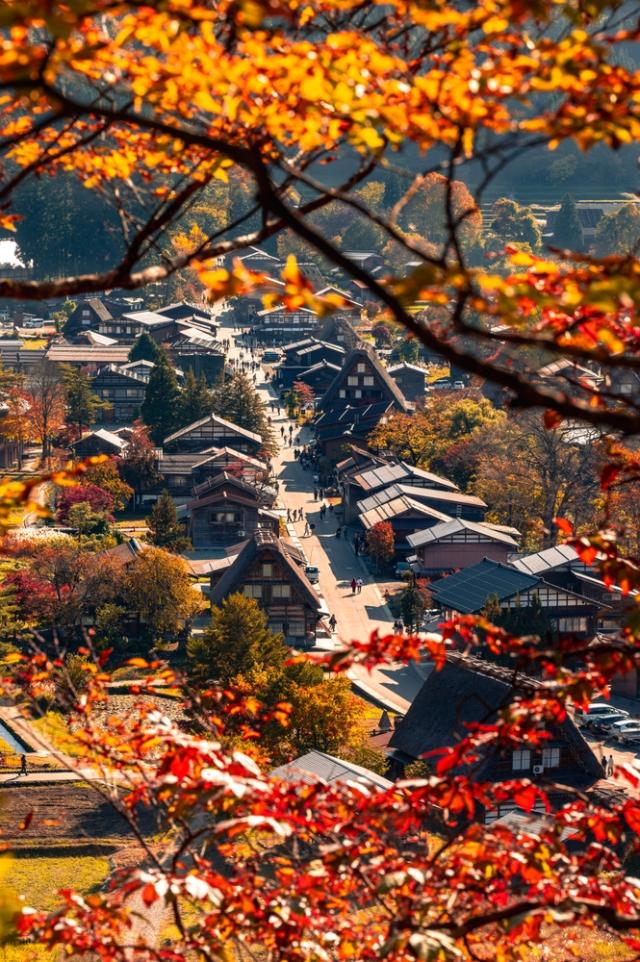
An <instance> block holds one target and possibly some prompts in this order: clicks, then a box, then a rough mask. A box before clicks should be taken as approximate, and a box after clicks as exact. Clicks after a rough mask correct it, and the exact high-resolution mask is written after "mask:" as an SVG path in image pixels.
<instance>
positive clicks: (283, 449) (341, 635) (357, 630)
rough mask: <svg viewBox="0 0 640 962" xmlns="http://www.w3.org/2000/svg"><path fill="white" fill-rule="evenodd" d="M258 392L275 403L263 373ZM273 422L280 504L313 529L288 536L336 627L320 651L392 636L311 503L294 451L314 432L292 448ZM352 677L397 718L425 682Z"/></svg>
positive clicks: (359, 671)
mask: <svg viewBox="0 0 640 962" xmlns="http://www.w3.org/2000/svg"><path fill="white" fill-rule="evenodd" d="M225 320H226V319H225V316H224V315H222V316H220V317H219V321H220V322H221V323H222V325H223V326H224V325H225ZM221 333H223V335H224V337H229V338H230V339H231V340H232V342H233V345H232V347H231V350H230V352H229V356H230V357H231V358H232V359H238V358H239V357H240V355H241V354H242V353H243V349H242V347H241V346H238V345H237V344H236V343H235V337H236V336H237V332H234V331H233V329H232V328H231V326H230V323H229V322H227V326H226V327H225V328H224V331H223V332H221ZM257 387H258V391H259V393H260V395H261V396H262V398H263V399H264V400H265V401H270V400H272V399H273V398H275V397H277V394H276V392H275V391H274V389H273V388H272V387H271V386H270V384H269V383H268V382H266V381H265V380H264V374H263V372H262V370H261V369H260V370H259V371H258V377H257ZM270 416H271V419H272V422H273V428H274V432H275V434H276V436H277V438H278V441H279V442H280V450H279V451H278V454H277V455H276V456H275V457H274V459H273V466H274V474H275V476H276V477H277V479H278V481H279V483H280V492H279V498H278V503H279V505H280V506H282V507H283V508H291V509H292V511H293V510H297V509H298V508H302V509H303V511H304V513H305V517H306V519H307V520H308V522H309V524H310V525H315V528H314V529H313V531H312V534H311V536H310V537H307V538H305V537H304V530H305V522H304V521H298V522H295V523H293V524H290V525H289V530H290V532H292V533H293V532H295V534H296V535H297V536H298V538H299V539H300V541H301V544H302V546H303V549H304V552H305V554H306V556H307V559H308V562H309V564H312V565H316V566H317V567H318V569H319V571H320V580H319V586H320V590H321V592H322V595H323V597H324V598H325V600H326V602H327V606H328V608H329V611H330V612H331V613H332V614H334V615H335V617H336V619H337V622H338V624H337V630H336V636H335V642H334V644H333V645H332V644H331V643H330V642H329V643H324V644H322V647H325V648H331V647H334V648H335V647H341V645H344V644H349V642H350V641H352V640H354V639H363V638H368V637H369V635H370V634H371V632H372V631H375V630H378V631H380V632H381V633H383V634H387V633H389V632H390V631H391V628H392V622H393V618H392V616H391V613H390V612H389V609H388V608H387V606H386V605H385V603H384V599H383V597H382V594H381V592H380V589H379V588H378V586H377V584H376V583H375V581H374V580H373V579H372V577H371V575H370V573H369V571H368V569H367V568H366V566H365V564H364V562H363V560H362V558H359V557H356V554H355V552H354V550H353V546H352V545H351V544H350V543H349V542H347V541H346V540H345V539H344V538H336V536H335V533H336V528H337V527H338V523H339V522H338V520H337V519H336V517H334V515H333V514H332V513H331V512H329V511H328V512H327V514H326V515H325V518H324V521H321V520H320V502H319V501H314V500H313V475H312V473H311V472H310V471H305V470H304V469H303V468H302V467H301V466H300V464H299V462H298V461H297V460H296V459H295V457H294V453H293V452H294V447H295V446H296V445H297V446H300V445H301V444H305V443H309V441H311V439H312V435H311V431H309V430H308V429H303V430H302V432H301V434H300V440H299V441H298V440H296V439H297V438H298V435H299V432H298V429H297V427H296V428H295V429H294V435H293V436H294V444H293V445H289V443H288V441H289V425H290V424H291V422H290V421H289V420H288V419H287V417H286V413H285V411H284V409H282V413H281V415H280V416H278V414H277V411H275V410H273V411H271V412H270ZM283 426H284V427H285V428H286V431H285V438H284V439H283V438H282V435H281V428H282V427H283ZM354 577H355V578H361V579H362V580H363V582H364V584H363V588H362V591H361V592H360V593H359V594H355V595H353V594H352V593H351V587H350V582H351V580H352V578H354ZM349 677H350V678H351V680H352V682H353V684H354V687H355V688H356V689H357V690H358V691H359V692H360V693H361V694H362V695H364V696H366V697H367V698H368V699H369V700H370V701H373V702H375V703H376V704H379V705H380V706H381V707H384V708H387V709H388V710H390V711H393V712H396V713H399V714H404V713H405V712H406V711H407V709H408V707H409V705H410V704H411V702H412V701H413V699H414V697H415V696H416V694H417V693H418V691H419V689H420V687H421V685H422V681H423V678H422V677H421V676H420V675H419V674H418V671H416V669H415V668H414V667H412V666H408V667H406V666H404V665H398V666H389V667H386V668H384V669H374V670H373V671H372V672H368V671H366V670H365V669H363V668H360V667H355V668H353V669H352V670H351V671H350V673H349Z"/></svg>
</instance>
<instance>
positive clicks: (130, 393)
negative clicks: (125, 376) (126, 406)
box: [127, 387, 138, 397]
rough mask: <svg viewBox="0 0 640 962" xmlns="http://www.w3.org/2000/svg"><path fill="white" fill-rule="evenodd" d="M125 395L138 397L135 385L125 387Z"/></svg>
mask: <svg viewBox="0 0 640 962" xmlns="http://www.w3.org/2000/svg"><path fill="white" fill-rule="evenodd" d="M127 397H138V390H137V388H135V387H128V388H127Z"/></svg>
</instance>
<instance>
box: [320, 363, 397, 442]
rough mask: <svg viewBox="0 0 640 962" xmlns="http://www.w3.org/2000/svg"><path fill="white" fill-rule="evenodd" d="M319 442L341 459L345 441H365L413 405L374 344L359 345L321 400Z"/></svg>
mask: <svg viewBox="0 0 640 962" xmlns="http://www.w3.org/2000/svg"><path fill="white" fill-rule="evenodd" d="M317 409H318V411H319V416H318V417H317V418H316V421H315V433H316V440H317V443H318V445H319V447H320V449H321V451H322V453H323V454H324V455H325V456H326V457H328V458H332V459H335V460H338V459H339V458H340V456H341V455H342V453H343V450H344V446H345V443H346V444H348V443H351V442H356V443H358V442H359V441H364V440H365V439H366V438H367V437H368V435H369V434H370V433H371V431H373V429H374V428H375V427H376V426H377V425H378V424H379V423H381V422H383V421H385V420H386V419H387V418H389V417H390V416H391V415H392V414H394V413H395V412H397V411H403V412H408V411H409V410H410V404H409V402H408V401H407V399H406V398H405V397H404V395H403V394H402V392H401V391H400V389H399V388H398V385H397V384H396V383H395V381H394V380H393V378H391V377H390V376H389V374H388V373H387V371H386V370H385V368H384V367H383V366H382V364H381V363H380V361H379V360H378V358H377V356H376V354H375V351H374V350H373V349H372V348H371V347H368V346H367V347H365V346H361V347H356V348H354V349H353V350H351V351H350V352H349V354H348V355H347V357H346V358H345V361H344V364H343V366H342V369H341V370H340V371H339V372H338V374H336V377H335V379H334V381H333V383H332V384H331V385H330V386H329V388H328V390H327V391H326V393H325V394H324V395H323V397H322V398H321V399H320V400H319V401H318V403H317Z"/></svg>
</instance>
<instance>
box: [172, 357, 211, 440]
mask: <svg viewBox="0 0 640 962" xmlns="http://www.w3.org/2000/svg"><path fill="white" fill-rule="evenodd" d="M212 410H213V397H212V394H211V391H210V390H209V387H208V385H207V380H206V378H205V377H204V375H202V374H201V375H200V377H199V378H196V376H195V374H194V373H193V371H192V370H189V371H187V375H186V377H185V381H184V387H183V388H182V391H181V393H180V405H179V409H178V418H177V419H178V426H179V427H185V426H186V425H187V424H193V423H194V421H199V420H200V418H204V417H206V416H207V415H208V414H211V411H212Z"/></svg>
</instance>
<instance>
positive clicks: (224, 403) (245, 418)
mask: <svg viewBox="0 0 640 962" xmlns="http://www.w3.org/2000/svg"><path fill="white" fill-rule="evenodd" d="M212 399H213V410H214V412H215V413H216V414H218V415H219V416H220V417H221V418H225V419H226V420H227V421H231V422H232V423H233V424H237V425H238V427H241V428H245V429H246V430H247V431H254V432H255V433H256V434H259V435H260V436H261V438H262V442H263V447H264V448H265V449H266V450H267V451H269V452H270V453H275V451H277V443H276V441H275V436H274V434H273V431H272V430H271V426H270V424H269V421H268V419H267V409H266V407H265V404H264V401H263V400H262V399H261V398H260V395H259V394H258V392H257V391H256V389H255V388H254V386H253V384H252V383H251V381H250V380H249V378H248V377H247V375H246V374H242V373H236V374H233V375H232V376H231V377H230V378H229V379H228V380H227V381H223V383H222V384H220V385H219V386H218V387H217V388H216V389H215V390H214V391H213V393H212Z"/></svg>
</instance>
